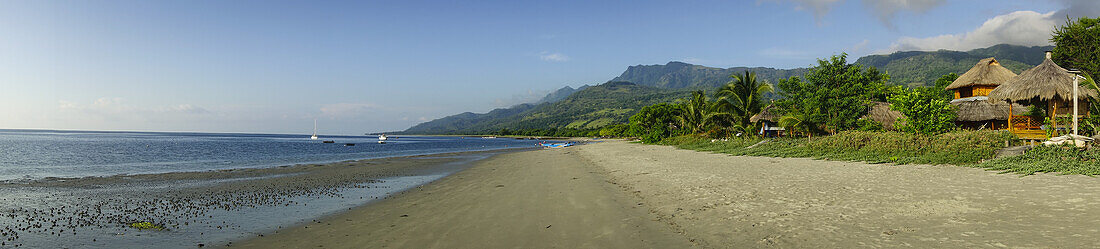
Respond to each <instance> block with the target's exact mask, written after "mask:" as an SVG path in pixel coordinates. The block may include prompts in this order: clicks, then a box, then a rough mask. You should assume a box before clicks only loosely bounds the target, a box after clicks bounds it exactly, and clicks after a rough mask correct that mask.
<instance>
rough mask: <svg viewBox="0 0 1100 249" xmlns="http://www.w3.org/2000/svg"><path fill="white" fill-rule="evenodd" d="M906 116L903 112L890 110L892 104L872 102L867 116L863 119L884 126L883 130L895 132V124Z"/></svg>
mask: <svg viewBox="0 0 1100 249" xmlns="http://www.w3.org/2000/svg"><path fill="white" fill-rule="evenodd" d="M904 116H905V115H902V114H901V112H898V111H895V110H890V103H886V102H878V101H872V102H871V106H870V107H868V109H867V115H863V117H861V119H871V120H873V121H875V122H878V123H879V124H882V128H883V129H886V130H894V129H895V128H894V122H897V120H898V118H900V117H904Z"/></svg>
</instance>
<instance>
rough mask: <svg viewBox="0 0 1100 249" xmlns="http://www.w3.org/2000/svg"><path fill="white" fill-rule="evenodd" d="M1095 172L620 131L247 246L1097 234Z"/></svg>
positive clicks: (868, 243)
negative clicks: (791, 153) (1037, 170)
mask: <svg viewBox="0 0 1100 249" xmlns="http://www.w3.org/2000/svg"><path fill="white" fill-rule="evenodd" d="M1096 234H1100V179H1096V178H1093V177H1087V176H1062V175H1053V174H1046V175H1035V176H1026V177H1020V176H1019V175H1014V174H998V173H997V172H990V171H985V170H982V169H974V168H966V167H958V166H930V165H889V164H876V165H872V164H865V163H858V162H837V161H820V160H811V159H797V158H796V159H784V158H765V157H738V156H729V155H722V154H712V153H706V152H696V151H687V150H678V149H675V148H672V147H668V146H650V145H639V144H633V143H627V142H622V141H605V142H601V143H595V144H589V145H583V146H575V147H571V148H566V149H554V150H539V151H529V152H519V153H512V154H505V155H499V156H496V157H493V158H490V159H487V160H484V161H482V162H479V163H478V164H477V165H476V166H474V167H472V168H471V169H468V170H466V171H463V172H460V173H457V174H454V175H451V176H449V177H446V178H444V179H442V180H439V181H436V182H433V183H430V184H428V185H425V186H422V187H420V188H416V189H413V190H411V191H407V192H405V193H402V194H399V195H396V196H393V197H391V198H390V199H388V200H384V201H380V202H377V203H374V204H368V205H366V206H363V207H361V208H358V209H355V210H352V211H349V212H347V213H343V214H339V215H334V216H330V217H328V218H326V219H323V220H320V221H319V222H316V223H311V224H306V225H304V226H299V227H296V228H290V229H284V230H281V231H279V233H278V234H275V235H271V236H267V237H263V238H256V239H252V240H248V241H243V242H241V243H239V244H234V245H233V247H240V246H244V247H254V248H304V247H314V248H316V247H324V248H333V247H335V248H383V247H385V248H683V247H700V248H761V247H779V248H807V247H814V248H820V247H824V248H853V247H915V248H929V247H933V248H945V247H946V248H987V247H988V248H1097V247H1100V237H1097V236H1095V235H1096Z"/></svg>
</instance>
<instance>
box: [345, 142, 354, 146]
mask: <svg viewBox="0 0 1100 249" xmlns="http://www.w3.org/2000/svg"><path fill="white" fill-rule="evenodd" d="M344 146H355V144H353V143H346V144H344Z"/></svg>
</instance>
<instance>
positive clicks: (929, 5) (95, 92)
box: [0, 0, 1100, 135]
mask: <svg viewBox="0 0 1100 249" xmlns="http://www.w3.org/2000/svg"><path fill="white" fill-rule="evenodd" d="M1067 16H1068V17H1080V16H1089V17H1097V16H1100V1H1096V0H878V1H876V0H746V1H694V0H685V1H593V0H578V1H572V0H566V1H522V0H521V1H415V0H414V1H247V0H241V1H203V0H197V1H125V0H113V1H47V0H35V1H7V0H0V129H62V130H122V131H189V132H249V133H286V134H310V133H312V131H313V121H314V120H315V119H316V120H317V123H318V129H319V133H321V134H344V135H353V134H363V133H368V132H384V131H396V130H403V129H405V128H408V127H410V126H412V125H415V124H417V123H421V122H424V121H428V120H432V119H436V118H441V117H445V116H448V115H453V114H457V113H461V112H468V111H469V112H478V113H482V112H487V111H489V110H492V109H494V108H501V107H508V106H511V105H515V104H520V103H525V102H532V101H536V100H537V99H538V98H540V97H542V96H544V95H545V94H546V93H548V92H550V91H552V90H556V89H558V88H561V87H564V86H572V87H577V86H580V85H584V84H599V83H603V82H606V81H607V80H610V79H612V78H614V77H615V76H618V75H619V74H620V73H622V71H624V70H625V69H626V68H627V67H628V66H632V65H651V64H665V63H667V62H669V61H683V62H688V63H693V64H699V65H705V66H712V67H734V66H765V67H774V68H796V67H807V66H810V65H811V64H813V63H814V62H815V59H817V58H824V57H828V56H830V55H835V54H839V53H847V54H849V58H850V60H851V61H854V60H855V58H858V57H860V56H864V55H868V54H886V53H891V52H895V51H910V50H923V51H931V50H938V49H950V50H962V51H965V50H970V49H974V48H982V47H988V46H991V45H995V44H1000V43H1008V44H1016V45H1025V46H1036V45H1050V43H1049V41H1048V39H1049V37H1050V31H1051V30H1053V29H1054V28H1055V26H1057V25H1060V24H1063V23H1064V22H1065V20H1066V17H1067Z"/></svg>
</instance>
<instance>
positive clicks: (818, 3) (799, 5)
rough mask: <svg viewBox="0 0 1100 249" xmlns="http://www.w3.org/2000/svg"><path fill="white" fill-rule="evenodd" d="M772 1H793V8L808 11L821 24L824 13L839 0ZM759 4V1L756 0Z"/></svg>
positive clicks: (791, 0) (781, 0)
mask: <svg viewBox="0 0 1100 249" xmlns="http://www.w3.org/2000/svg"><path fill="white" fill-rule="evenodd" d="M771 1H773V2H784V1H790V2H793V3H794V9H796V10H805V11H809V12H810V13H811V14H813V15H814V21H816V22H817V23H818V24H821V19H822V18H824V17H825V14H829V11H830V10H831V9H832V5H833V4H835V3H837V2H840V1H841V0H771ZM757 3H758V4H759V1H757Z"/></svg>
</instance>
